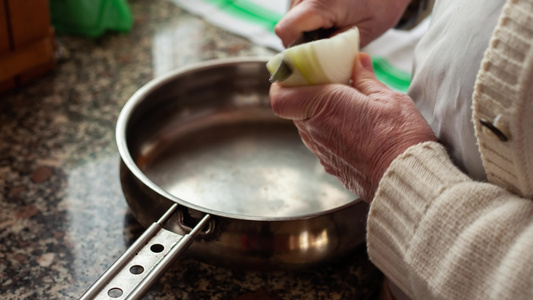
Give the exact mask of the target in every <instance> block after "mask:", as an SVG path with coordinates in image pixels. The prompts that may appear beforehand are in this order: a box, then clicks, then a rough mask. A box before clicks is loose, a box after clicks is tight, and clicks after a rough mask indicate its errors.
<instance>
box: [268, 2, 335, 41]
mask: <svg viewBox="0 0 533 300" xmlns="http://www.w3.org/2000/svg"><path fill="white" fill-rule="evenodd" d="M333 25H334V24H333V22H331V21H329V20H328V19H327V18H326V17H325V16H324V14H323V12H322V11H321V10H320V9H318V8H317V7H315V6H314V4H313V3H312V2H311V1H304V2H301V3H298V5H296V6H294V7H293V8H291V9H290V10H289V11H288V12H287V14H286V15H285V16H284V17H283V18H282V19H281V20H280V21H279V22H278V24H276V26H275V28H274V31H275V33H276V35H277V36H278V37H279V38H280V39H281V40H282V42H283V45H284V46H285V47H288V46H289V45H290V44H291V43H292V42H293V41H294V40H295V39H296V38H297V37H299V36H300V35H301V34H302V32H305V31H311V30H315V29H318V28H330V27H332V26H333Z"/></svg>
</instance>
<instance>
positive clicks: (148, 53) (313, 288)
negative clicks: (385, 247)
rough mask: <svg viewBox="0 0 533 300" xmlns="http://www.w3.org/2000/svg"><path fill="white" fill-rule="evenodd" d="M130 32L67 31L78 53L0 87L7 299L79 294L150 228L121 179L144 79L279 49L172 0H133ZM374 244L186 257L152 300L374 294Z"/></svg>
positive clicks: (2, 259) (1, 246)
mask: <svg viewBox="0 0 533 300" xmlns="http://www.w3.org/2000/svg"><path fill="white" fill-rule="evenodd" d="M130 5H131V8H132V11H133V13H134V16H135V24H134V28H133V30H132V32H131V33H129V34H125V35H116V34H107V35H105V36H103V37H101V38H98V39H85V38H82V37H67V36H59V37H58V40H59V41H60V43H61V44H62V45H63V46H64V47H65V48H66V49H67V50H68V51H69V53H70V55H69V57H68V58H67V59H65V60H64V61H63V62H61V63H59V64H58V66H57V68H56V70H55V71H54V72H52V73H50V74H47V75H45V76H44V77H42V78H40V79H39V80H37V81H35V82H33V83H31V84H30V85H27V86H25V87H23V88H20V89H18V90H15V91H11V92H9V93H7V94H3V95H0V299H77V298H79V297H80V296H81V295H82V294H83V292H85V291H86V290H87V289H88V288H89V287H90V285H91V284H92V283H93V282H95V281H96V280H97V279H98V277H99V276H100V275H101V274H102V273H103V272H104V271H105V270H106V269H107V268H108V267H109V266H110V265H111V264H112V263H113V262H114V261H115V260H116V259H117V258H118V257H119V256H120V254H122V253H123V252H124V251H125V250H126V249H127V248H128V246H129V245H131V243H132V242H133V241H134V240H135V239H136V238H137V237H138V236H139V235H140V234H141V233H142V231H143V228H141V226H140V225H139V224H138V223H137V222H136V221H135V219H134V218H133V216H132V215H131V213H130V212H129V210H128V207H127V204H126V201H125V199H124V196H123V194H122V191H121V187H120V180H119V175H118V169H119V168H118V166H119V155H118V153H117V149H116V146H115V139H114V127H115V122H116V119H117V116H118V114H119V112H120V109H121V108H122V106H123V105H124V103H125V102H126V101H127V100H128V98H129V97H130V96H131V95H132V94H133V93H134V92H135V91H136V90H137V89H138V88H139V87H141V86H142V85H143V84H145V83H147V82H148V81H149V80H151V79H152V78H154V77H156V76H158V75H161V74H163V73H165V72H167V71H170V70H173V69H175V68H179V67H182V66H185V65H188V64H191V63H194V62H198V61H205V60H210V59H215V58H223V57H235V56H266V55H267V56H269V55H272V54H273V52H272V51H270V50H268V49H265V48H262V47H259V46H254V45H252V44H250V43H249V42H248V41H247V40H245V39H243V38H241V37H238V36H235V35H233V34H231V33H228V32H226V31H223V30H221V29H219V28H217V27H214V26H212V25H210V24H208V23H206V22H204V21H203V20H201V19H199V18H197V17H195V16H193V15H190V14H188V13H187V12H185V11H182V10H181V9H179V8H178V7H176V6H174V5H173V4H172V3H169V2H168V1H164V0H134V1H130ZM381 279H382V275H381V273H380V272H379V271H377V270H376V269H375V268H374V266H373V265H372V264H371V263H370V262H369V261H368V258H367V255H366V252H365V249H364V247H362V248H361V249H359V250H357V251H355V253H353V254H352V255H350V256H349V257H346V258H343V259H341V260H340V261H338V262H333V263H331V264H328V265H325V266H322V267H318V268H312V269H309V270H305V271H299V272H294V271H275V272H272V271H270V272H258V271H253V272H252V271H244V270H233V269H229V268H222V267H216V266H211V265H207V264H204V263H201V262H197V261H194V260H183V261H181V262H179V263H178V264H176V265H174V266H173V267H171V269H170V270H169V271H167V272H166V273H165V275H164V276H163V277H162V278H161V280H160V281H159V282H158V283H157V284H156V285H154V286H153V287H152V289H151V291H150V292H149V293H148V294H147V295H146V296H145V299H236V300H237V299H238V300H245V299H256V300H260V299H372V298H373V293H374V291H376V290H377V288H378V286H379V285H380V282H381Z"/></svg>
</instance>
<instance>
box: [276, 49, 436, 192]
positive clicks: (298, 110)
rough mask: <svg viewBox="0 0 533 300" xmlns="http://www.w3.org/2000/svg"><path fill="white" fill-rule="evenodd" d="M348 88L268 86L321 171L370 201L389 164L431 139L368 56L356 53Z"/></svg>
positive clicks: (278, 109)
mask: <svg viewBox="0 0 533 300" xmlns="http://www.w3.org/2000/svg"><path fill="white" fill-rule="evenodd" d="M352 80H353V82H352V86H348V85H342V84H327V85H317V86H304V87H292V88H288V87H282V86H281V85H279V84H277V83H274V84H272V86H271V88H270V97H271V104H272V109H273V111H274V113H275V114H276V115H278V116H280V117H282V118H285V119H292V120H294V123H295V125H296V127H297V128H298V130H299V133H300V136H301V138H302V140H303V142H304V143H305V145H306V146H307V148H309V149H310V150H311V151H312V152H313V153H314V154H315V155H316V156H317V157H318V158H319V159H320V162H321V163H322V165H323V166H324V167H325V169H326V171H327V172H328V173H330V174H332V175H334V176H336V177H337V178H339V179H340V181H341V182H342V183H343V184H344V185H345V187H346V188H348V189H349V190H351V191H352V192H354V193H356V194H357V195H359V196H360V197H361V198H362V199H363V200H365V201H367V202H370V201H371V200H372V198H373V197H374V193H375V191H376V189H377V187H378V184H379V181H380V180H381V177H382V176H383V174H384V173H385V171H386V170H387V168H388V167H389V165H390V164H391V162H392V161H393V160H394V159H395V158H396V157H397V156H398V155H400V154H401V153H403V152H404V151H405V150H406V149H407V148H408V147H410V146H412V145H415V144H418V143H421V142H425V141H435V140H436V138H435V136H434V134H433V132H432V131H431V128H430V127H429V125H428V124H427V123H426V121H425V120H424V118H423V117H422V115H421V114H420V113H419V111H418V110H417V108H416V106H415V105H414V103H413V101H412V100H411V98H409V97H408V96H407V95H405V94H403V93H399V92H395V91H392V90H390V89H389V88H387V87H386V86H385V85H383V84H382V83H381V82H379V81H378V80H377V79H376V77H375V75H374V71H373V69H372V61H371V58H370V56H369V55H368V54H365V53H361V54H359V59H356V62H355V66H354V72H353V75H352Z"/></svg>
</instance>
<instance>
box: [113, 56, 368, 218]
mask: <svg viewBox="0 0 533 300" xmlns="http://www.w3.org/2000/svg"><path fill="white" fill-rule="evenodd" d="M269 59H270V58H269V57H261V56H257V57H234V58H220V59H213V60H207V61H202V62H196V63H192V64H189V65H187V66H184V67H181V68H178V69H176V70H173V71H170V72H168V73H166V74H163V75H161V76H158V77H156V78H153V79H152V80H150V81H149V82H147V83H146V84H144V85H143V86H142V87H141V88H139V89H138V90H137V91H136V92H135V93H134V94H133V95H132V96H131V97H130V98H129V99H128V100H127V102H126V103H125V104H124V106H123V107H122V109H121V111H120V113H119V116H118V119H117V123H116V128H115V137H116V144H117V148H118V152H119V155H120V158H121V160H122V162H123V163H124V165H125V166H126V167H127V168H128V170H129V171H130V172H132V174H133V175H134V176H135V177H136V178H137V179H138V180H140V181H141V182H142V183H143V184H145V185H146V186H147V187H148V188H150V189H151V190H152V191H154V192H155V193H157V194H159V195H160V196H162V197H164V198H165V199H167V200H169V201H172V202H174V203H177V204H179V205H182V206H184V207H186V208H190V209H194V210H197V211H200V212H203V213H205V214H210V215H213V216H220V217H225V218H232V219H239V220H250V221H293V220H303V219H310V218H314V217H319V216H323V215H327V214H331V213H334V212H337V211H341V210H344V209H348V208H350V207H352V206H354V205H357V204H358V203H360V202H362V200H361V199H360V198H354V200H352V201H350V202H348V203H346V204H343V205H341V206H338V207H335V208H332V209H327V210H322V211H319V212H314V213H308V214H302V215H294V216H279V217H275V216H267V217H262V216H252V215H243V214H236V213H228V212H224V211H220V210H214V209H211V208H208V207H203V206H199V205H197V204H194V203H191V202H189V201H187V200H185V199H181V198H179V197H176V196H174V195H172V194H170V193H169V192H167V191H166V190H164V189H162V188H161V187H159V186H158V185H157V184H155V183H154V182H153V181H152V180H150V179H149V178H148V177H147V176H146V175H145V174H144V172H143V171H141V169H140V168H139V167H138V166H137V164H136V163H135V161H134V160H133V158H132V157H131V154H130V151H129V149H128V146H127V142H126V128H127V127H128V124H129V121H130V117H131V115H132V112H133V111H134V110H135V108H136V107H137V105H138V104H139V103H140V102H141V101H142V100H143V99H145V98H146V97H147V96H148V95H149V93H150V92H151V91H153V90H154V89H156V88H157V87H159V86H162V85H164V84H166V83H167V82H168V81H171V80H173V79H175V78H176V77H179V76H184V75H186V74H187V73H189V72H192V71H195V72H196V71H198V70H202V69H206V68H212V67H217V66H224V65H233V64H242V63H264V64H265V65H266V62H267V61H268V60H269ZM265 68H266V67H265Z"/></svg>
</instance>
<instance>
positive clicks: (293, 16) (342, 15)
mask: <svg viewBox="0 0 533 300" xmlns="http://www.w3.org/2000/svg"><path fill="white" fill-rule="evenodd" d="M409 2H410V0H291V5H290V10H289V11H288V12H287V14H286V15H285V16H284V17H283V18H282V19H281V20H280V21H279V23H278V24H277V25H276V27H275V32H276V34H277V35H278V36H279V37H280V39H281V40H282V42H283V45H285V47H287V46H288V45H289V44H290V43H292V41H294V40H295V39H296V38H297V37H298V36H300V34H301V33H302V32H305V31H312V30H315V29H319V28H331V27H337V28H339V30H340V31H344V30H347V29H349V28H351V27H353V26H357V27H358V28H359V32H360V34H361V47H364V46H366V45H367V44H368V43H370V42H371V41H373V40H374V39H375V38H377V37H378V36H380V35H381V34H383V33H384V32H385V31H387V30H388V29H390V28H391V27H393V26H395V25H396V24H397V23H398V21H399V20H400V17H401V16H402V14H403V12H404V10H405V8H406V7H407V5H408V4H409Z"/></svg>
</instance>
